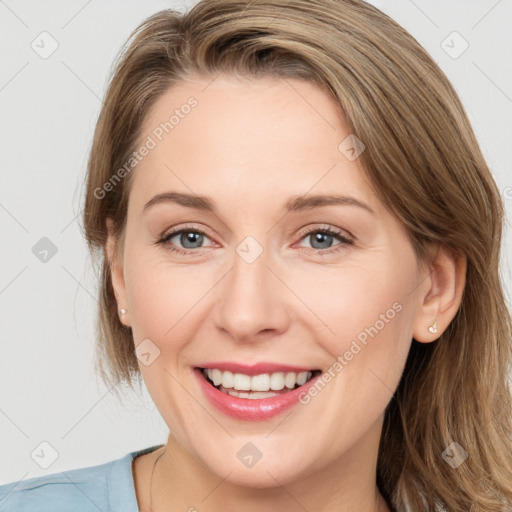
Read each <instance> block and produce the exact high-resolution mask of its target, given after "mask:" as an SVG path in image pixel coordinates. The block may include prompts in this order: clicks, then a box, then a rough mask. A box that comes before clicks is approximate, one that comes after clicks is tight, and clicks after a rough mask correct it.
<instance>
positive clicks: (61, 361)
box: [0, 0, 512, 483]
mask: <svg viewBox="0 0 512 512" xmlns="http://www.w3.org/2000/svg"><path fill="white" fill-rule="evenodd" d="M194 3H195V2H181V3H178V2H172V1H163V0H145V1H142V0H140V1H126V0H124V1H121V0H117V1H102V2H100V1H98V0H89V1H87V0H72V1H70V0H66V1H64V0H59V1H57V0H54V1H46V2H37V1H24V0H18V1H14V0H5V1H2V0H0V51H1V56H0V63H1V65H0V106H1V114H0V120H1V121H0V166H1V175H0V177H1V182H0V222H1V231H0V233H1V236H0V247H1V260H0V261H1V263H0V308H1V309H0V312H1V322H2V323H1V338H0V340H1V352H0V433H1V435H0V461H1V462H0V483H7V482H11V481H14V480H21V479H26V478H30V477H34V476H39V475H43V474H47V473H54V472H57V471H61V470H67V469H73V468H77V467H85V466H92V465H96V464H101V463H103V462H107V461H110V460H113V459H116V458H119V457H121V456H123V455H125V454H126V453H128V452H129V451H134V450H137V449H140V448H144V447H147V446H151V445H154V444H159V443H163V442H165V440H166V436H167V432H168V430H167V426H166V425H165V423H164V421H163V420H162V418H161V417H160V415H159V413H158V411H157V410H156V408H155V407H154V405H153V402H152V401H151V398H150V397H149V395H148V394H147V392H146V391H145V390H144V393H143V395H142V397H138V396H137V395H135V394H134V393H128V392H126V393H125V394H124V396H125V398H124V404H120V403H119V402H118V401H117V400H116V399H115V396H113V395H112V393H111V392H110V391H109V389H108V388H106V386H104V385H103V384H102V383H101V382H100V381H99V379H97V378H96V376H95V374H94V369H93V355H94V326H95V322H94V315H95V311H96V293H97V283H96V280H95V276H94V273H93V271H92V267H91V261H90V257H89V254H88V252H87V249H86V244H85V241H84V240H83V238H82V235H81V233H80V231H79V225H78V216H79V215H80V206H81V197H82V194H83V192H84V176H85V168H86V162H87V155H88V150H89V148H90V145H91V139H92V135H93V129H94V125H95V122H96V119H97V116H98V113H99V109H100V106H101V100H100V98H102V96H103V94H104V92H105V88H106V84H107V77H108V74H109V70H110V68H111V65H112V63H113V60H114V57H115V56H116V55H117V53H118V51H119V50H120V48H121V47H122V45H123V44H124V42H125V40H126V38H127V37H128V35H129V33H130V32H131V31H132V30H133V29H134V28H135V27H136V26H137V25H138V24H139V23H140V22H141V21H142V20H143V19H144V18H146V17H147V16H149V15H151V14H153V13H155V12H157V11H159V10H161V9H164V8H176V9H179V10H181V11H183V10H184V9H186V8H189V7H190V6H191V5H192V4H194ZM373 3H374V4H375V5H377V6H378V7H379V8H381V9H382V10H384V11H385V12H386V13H387V14H389V15H390V16H391V17H393V18H394V19H395V20H396V21H397V22H398V23H400V24H401V25H402V26H404V27H405V28H406V29H407V30H408V31H409V32H411V34H412V35H413V36H414V37H416V39H417V40H418V41H419V42H420V43H421V44H422V45H423V46H424V47H425V48H426V49H427V51H428V52H429V53H430V54H431V55H432V56H433V58H434V59H435V60H436V62H437V63H438V64H439V66H440V67H441V68H442V69H443V71H444V72H445V73H446V74H447V76H448V78H449V79H450V80H451V82H452V83H453V84H454V86H455V89H456V90H457V92H458V93H459V95H460V97H461V99H462V102H463V103H464V105H465V107H466V110H467V112H468V115H469V117H470V119H471V122H472V123H473V127H474V130H475V132H476V135H477V138H478V140H479V141H480V144H481V148H482V150H483V153H484V155H485V157H486V158H487V162H488V164H489V166H490V168H491V170H492V172H493V175H494V176H495V179H496V181H497V183H498V185H499V187H500V189H501V191H502V193H503V197H504V198H505V199H506V206H507V210H508V212H509V215H510V210H511V207H512V170H511V162H512V149H511V148H512V58H511V57H512V55H511V51H512V30H511V29H510V26H511V22H512V1H510V0H500V1H498V0H469V1H468V0H458V1H450V2H447V1H445V0H415V1H413V0H393V1H386V2H385V1H379V2H377V1H375V2H373ZM43 32H46V33H47V34H43V35H41V33H43ZM454 32H456V33H457V34H453V33H454ZM41 38H45V39H44V41H45V42H44V43H41ZM52 45H53V46H55V45H58V47H56V49H55V51H54V52H53V53H52V54H51V55H50V56H46V58H43V57H42V56H41V53H42V52H44V51H47V52H50V51H51V50H52V49H53V47H52ZM466 46H467V48H466ZM463 50H464V51H463ZM42 239H43V240H42ZM508 240H509V228H508V227H507V231H506V239H505V245H504V248H503V258H502V261H503V265H502V273H503V276H504V280H505V284H506V288H507V297H508V296H509V292H508V291H509V290H510V289H511V287H510V284H511V273H510V266H509V260H510V243H509V241H508ZM38 244H39V245H38ZM41 244H43V245H44V247H46V248H49V249H48V250H49V256H48V260H47V261H46V262H43V261H41V259H40V258H39V257H38V256H37V254H38V250H37V249H38V248H40V247H42V245H41ZM52 251H53V252H52ZM53 253H54V254H53ZM50 256H51V257H50ZM482 314H485V312H482ZM41 443H43V444H41ZM46 443H47V444H46ZM50 447H51V448H50ZM42 449H44V450H46V453H47V454H54V457H53V458H54V460H53V461H52V463H51V464H50V465H49V466H48V467H41V465H40V464H38V462H36V461H37V457H35V456H34V453H38V451H39V452H40V451H41V450H42ZM50 460H51V459H47V461H48V462H50Z"/></svg>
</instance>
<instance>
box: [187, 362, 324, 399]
mask: <svg viewBox="0 0 512 512" xmlns="http://www.w3.org/2000/svg"><path fill="white" fill-rule="evenodd" d="M196 369H197V370H199V372H200V374H201V375H202V376H203V378H204V380H205V381H206V382H207V383H208V384H209V385H211V386H212V387H214V388H215V389H217V390H218V391H220V392H222V393H224V394H226V395H230V396H233V397H237V398H245V399H249V400H258V399H260V400H261V399H265V398H271V397H274V396H279V395H284V394H286V393H290V392H291V391H294V390H296V389H298V388H300V387H302V386H304V385H305V384H307V383H308V382H309V381H310V380H312V379H313V378H315V377H316V376H318V375H320V374H321V373H322V371H321V370H308V371H301V372H290V371H288V372H273V373H261V374H258V375H247V374H244V373H233V372H231V371H227V370H221V369H219V368H200V367H197V368H196Z"/></svg>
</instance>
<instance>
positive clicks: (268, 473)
mask: <svg viewBox="0 0 512 512" xmlns="http://www.w3.org/2000/svg"><path fill="white" fill-rule="evenodd" d="M212 80H213V81H212ZM190 96H194V97H195V98H196V99H197V101H198V105H197V107H195V108H194V109H193V110H192V111H191V112H190V114H188V115H187V116H185V117H184V119H181V120H180V122H179V124H178V125H176V126H175V127H174V129H173V130H172V131H171V132H170V133H169V134H168V135H167V136H166V137H164V138H163V140H162V141H161V142H160V143H159V144H158V145H157V146H156V147H155V148H154V149H152V150H151V151H150V152H149V154H148V155H147V156H146V157H145V158H144V159H143V160H142V161H141V162H140V163H139V164H138V166H137V167H136V169H135V170H134V171H133V172H134V173H135V175H134V176H133V178H134V181H133V187H132V190H131V192H130V198H129V207H128V220H127V231H126V239H125V247H124V255H123V258H122V260H120V261H118V260H115V258H114V256H113V242H114V237H113V235H112V231H111V221H110V220H108V222H107V226H108V228H109V230H110V235H109V239H108V242H107V251H108V257H109V258H110V261H111V262H112V282H113V286H114V290H115V293H116V299H117V302H118V308H119V309H121V308H126V309H127V310H128V313H127V314H126V315H124V316H123V323H124V324H125V325H127V326H130V327H131V328H132V332H133V337H134V344H135V346H137V345H138V344H139V343H140V342H141V341H142V340H144V339H146V338H149V339H150V340H151V341H152V343H154V344H155V345H156V346H157V347H158V349H159V350H160V355H159V357H157V358H156V359H155V360H154V361H153V362H152V363H151V364H150V365H148V366H146V365H144V364H141V363H140V362H139V367H140V371H141V373H142V376H143V378H144V381H145V384H146V386H147V389H148V391H149V393H150V395H151V397H152V399H153V400H154V403H155V405H156V407H157V408H158V411H159V412H160V414H161V415H162V417H163V419H164V420H165V422H166V423H167V425H168V426H169V429H170V432H171V433H170V434H169V438H168V442H167V449H166V450H165V453H164V455H163V456H162V457H161V458H160V459H159V461H158V464H157V465H156V468H155V472H154V475H153V484H152V505H153V506H152V509H153V510H154V511H160V510H166V511H178V510H179V511H184V510H189V509H190V507H195V509H197V510H208V511H209V512H216V511H224V512H225V511H235V510H236V511H238V510H244V511H248V512H252V511H261V510H265V511H268V512H274V511H283V510H286V511H290V512H292V511H293V512H295V511H303V510H304V509H305V510H315V511H333V510H337V511H338V510H343V511H351V512H356V511H365V512H368V511H379V512H380V511H387V510H389V508H388V506H387V504H386V503H385V501H384V499H383V498H382V496H381V495H380V493H379V490H378V488H377V486H376V464H377V453H378V446H379V440H380V435H381V430H382V423H383V419H384V412H385V409H386V406H387V405H388V403H389V401H390V400H391V398H392V393H393V392H394V390H395V389H396V387H397V385H398V382H399V379H400V376H401V374H402V371H403V368H404V364H405V361H406V357H407V354H408V351H409V348H410V345H411V341H412V338H413V337H414V338H415V339H416V340H417V341H419V342H424V343H429V342H433V341H435V340H436V339H437V338H438V337H439V336H440V335H441V334H442V332H443V330H444V329H446V327H447V326H448V324H449V323H450V321H451V320H452V319H453V317H454V316H455V314H456V312H457V309H458V308H459V305H460V300H461V296H462V291H463V287H464V283H465V278H464V276H465V271H466V262H465V260H464V259H463V258H462V259H456V258H454V257H452V255H451V254H449V253H448V252H445V251H443V250H441V249H438V250H433V251H432V261H431V263H430V264H429V265H424V266H423V265H420V264H419V263H418V261H417V259H416V256H415V253H414V252H413V248H412V245H411V243H410V242H409V239H408V237H407V231H406V229H405V227H404V226H403V225H402V224H401V222H400V221H399V220H398V219H397V218H396V217H394V216H393V215H392V214H391V213H390V212H389V211H388V210H387V209H386V208H385V207H384V205H383V204H382V203H381V202H380V201H379V200H378V199H377V197H376V195H375V194H374V192H373V191H372V188H371V186H370V185H369V183H368V182H367V180H366V179H365V178H364V175H363V171H362V168H361V166H360V163H359V160H358V159H356V160H354V161H350V160H349V159H347V158H346V157H345V155H344V154H342V153H341V152H340V151H339V150H338V145H339V144H340V142H341V141H343V140H344V139H345V138H346V137H347V136H348V135H349V134H350V131H349V129H348V127H347V125H346V123H345V120H344V118H343V114H342V112H341V110H340V109H339V107H338V105H337V104H336V103H335V102H334V101H333V100H332V99H331V98H330V97H329V96H328V95H327V94H326V93H325V92H324V91H322V90H321V89H320V88H318V87H317V86H315V85H313V84H310V83H307V82H304V81H301V80H292V79H286V80H284V79H270V78H258V79H252V80H249V79H246V78H240V77H239V78H235V77H233V76H225V75H220V76H218V77H217V78H215V79H213V77H193V79H192V78H191V79H190V80H189V81H187V82H183V83H180V84H179V85H177V86H175V87H174V88H172V89H171V90H169V91H167V92H166V93H165V94H164V95H162V96H161V97H160V98H159V100H158V101H157V102H156V104H155V105H154V107H153V109H152V110H151V112H150V113H149V115H148V117H147V119H146V120H145V123H144V130H143V133H144V136H143V139H144V138H145V137H146V136H147V135H148V134H151V131H152V130H154V128H155V127H156V126H158V125H159V124H160V123H161V122H162V121H164V120H166V119H168V118H169V115H170V114H171V113H172V112H173V111H174V109H176V108H179V107H180V106H181V105H183V104H184V103H186V101H187V99H188V98H189V97H190ZM141 140H142V139H141ZM363 142H364V141H363ZM167 191H178V192H184V193H192V194H196V195H205V196H208V197H210V198H211V199H212V200H213V201H215V203H216V205H217V212H216V213H215V214H214V213H211V212H205V211H201V210H196V209H191V208H188V207H185V206H182V205H178V204H175V203H166V204H158V205H155V206H153V207H151V208H149V209H148V210H147V211H146V212H144V213H143V207H144V204H145V203H146V202H147V201H149V200H150V199H151V198H152V197H153V196H155V195H156V194H159V193H162V192H167ZM332 193H339V194H343V195H346V196H352V197H355V198H357V199H358V200H360V201H362V202H364V203H365V204H367V205H368V206H370V207H371V209H372V210H373V211H374V214H372V213H370V212H368V211H366V210H365V209H363V208H361V207H358V206H354V205H329V206H321V207H317V208H313V209H310V210H305V211H302V212H290V213H288V214H286V215H284V211H283V206H284V204H285V202H286V201H287V200H288V199H289V198H291V197H292V196H303V195H305V194H308V195H311V194H332ZM184 224H187V226H186V228H187V229H188V230H189V231H192V232H193V233H196V232H197V231H194V230H197V229H199V230H201V231H204V232H205V235H204V237H203V239H202V240H201V239H200V238H199V239H198V240H196V241H194V239H192V241H191V242H189V244H188V245H187V246H186V247H184V245H183V244H182V243H180V235H179V234H178V235H177V236H174V237H173V238H171V240H168V242H167V245H161V244H160V245H159V244H157V243H156V242H158V240H160V239H161V238H162V237H163V236H164V235H166V234H168V233H169V231H170V230H171V228H174V227H176V228H180V227H183V226H184ZM188 224H191V225H192V227H190V226H189V225H188ZM325 227H331V228H333V229H335V230H337V231H339V232H340V233H341V236H345V237H346V236H351V237H352V241H353V243H352V244H346V243H343V242H342V241H340V240H339V239H338V238H336V236H333V237H332V238H329V236H327V237H326V238H324V239H323V240H322V239H320V240H319V241H318V236H319V235H318V234H317V233H318V232H319V231H320V234H321V233H322V229H323V228H325ZM302 228H306V229H307V230H311V232H310V233H309V234H303V231H304V230H303V229H302ZM315 234H316V237H317V238H315ZM189 236H190V235H189ZM246 236H252V237H253V238H254V239H255V240H257V242H258V243H259V244H260V246H261V247H262V248H263V249H264V251H263V253H262V254H261V255H260V256H259V257H258V258H257V259H256V260H255V261H254V262H252V263H250V264H249V263H247V262H246V261H245V260H244V259H243V258H241V257H240V256H239V255H238V254H237V252H236V250H235V249H236V248H237V246H238V245H239V244H240V243H241V242H242V241H243V240H244V238H245V237H246ZM181 241H182V242H183V238H181ZM184 243H185V244H186V243H187V240H186V239H185V242H184ZM340 244H342V245H340ZM171 246H172V247H176V248H181V249H184V248H185V249H187V248H188V251H189V254H188V255H182V254H177V253H175V252H171V251H170V250H169V247H171ZM336 249H340V250H338V251H336ZM434 249H435V248H434ZM397 302H398V303H399V304H400V305H401V306H402V309H401V311H400V312H399V313H397V314H396V315H395V317H394V318H393V319H392V320H391V321H389V322H387V323H386V324H385V327H384V328H382V329H381V330H380V331H379V332H378V334H377V335H376V336H375V337H373V338H369V340H368V343H367V345H366V346H364V349H363V350H361V351H360V352H359V353H357V355H355V356H354V358H353V359H352V360H351V361H350V362H349V363H348V364H347V365H346V366H345V367H344V368H343V369H342V371H339V372H338V373H336V376H335V377H334V378H333V379H332V380H331V381H330V382H329V383H328V384H327V385H326V387H325V388H324V389H323V390H322V391H321V392H320V393H319V394H318V395H317V396H316V397H314V398H313V399H312V400H311V401H310V403H309V404H307V405H301V404H298V405H296V406H294V408H293V409H291V410H289V411H287V412H285V413H284V414H281V415H278V416H277V417H275V418H272V419H269V420H264V421H244V420H238V419H234V418H231V417H229V416H226V415H224V414H223V413H221V412H219V411H217V410H216V409H214V408H213V407H212V406H211V405H210V404H209V402H208V401H207V400H206V398H205V397H204V396H203V394H202V392H201V390H200V388H199V386H198V383H197V382H196V380H195V378H194V376H193V375H192V373H191V369H192V368H193V367H194V366H195V365H197V364H198V363H199V362H204V361H219V360H224V361H239V362H244V363H246V364H251V363H253V362H259V361H271V362H280V363H287V364H293V365H298V366H306V367H313V368H319V369H322V370H323V371H324V372H326V371H327V370H328V369H329V368H330V367H331V366H332V364H333V362H334V361H335V359H336V357H337V356H338V355H342V354H344V353H345V352H346V351H347V350H348V349H349V348H350V346H351V343H352V341H353V340H354V339H355V338H356V336H357V335H358V334H359V333H361V332H362V331H363V330H364V329H365V327H369V326H372V325H374V324H375V323H376V321H377V320H378V319H379V318H381V315H382V314H385V313H386V311H387V310H389V309H390V308H391V307H392V305H393V304H394V303H397ZM436 319H437V320H438V333H437V334H431V333H429V331H428V327H429V326H430V325H432V324H433V322H434V320H436ZM247 442H251V443H253V444H254V445H255V446H256V447H257V448H258V450H259V451H260V452H261V453H262V457H261V459H260V460H259V461H258V463H256V464H255V465H254V466H253V467H252V468H247V467H245V466H244V465H243V464H242V463H241V462H240V460H239V459H238V458H237V452H238V450H240V448H241V447H242V446H243V445H245V443H247ZM162 453H163V450H157V451H156V452H152V453H149V454H147V455H144V456H141V457H139V458H137V459H136V460H135V462H134V466H133V471H134V478H135V484H136V485H135V487H136V494H137V500H138V502H139V508H140V510H141V511H142V512H145V511H147V510H149V483H150V476H151V470H152V468H153V465H154V463H155V461H156V459H157V457H158V456H159V455H161V454H162ZM191 510H192V509H191Z"/></svg>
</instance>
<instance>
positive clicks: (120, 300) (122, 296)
mask: <svg viewBox="0 0 512 512" xmlns="http://www.w3.org/2000/svg"><path fill="white" fill-rule="evenodd" d="M106 224H107V242H106V247H105V253H106V258H107V261H108V263H109V265H110V276H111V279H112V288H113V289H114V293H115V296H116V301H117V311H118V315H119V319H120V321H121V323H122V324H123V325H125V326H126V327H131V325H130V322H129V311H128V312H127V313H125V314H124V315H122V316H121V314H120V313H119V310H120V309H122V308H125V309H128V306H127V304H128V302H127V299H126V287H125V283H124V272H123V265H122V261H119V259H118V258H117V257H116V256H115V254H114V248H115V242H116V236H115V235H114V221H113V219H112V218H110V217H107V219H106Z"/></svg>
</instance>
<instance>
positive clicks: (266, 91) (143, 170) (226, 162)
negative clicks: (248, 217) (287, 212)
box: [132, 75, 375, 203]
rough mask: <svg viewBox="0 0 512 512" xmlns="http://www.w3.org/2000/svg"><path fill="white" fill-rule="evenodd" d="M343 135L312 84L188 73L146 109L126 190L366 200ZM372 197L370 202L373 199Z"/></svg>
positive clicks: (141, 195)
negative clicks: (143, 149) (143, 150)
mask: <svg viewBox="0 0 512 512" xmlns="http://www.w3.org/2000/svg"><path fill="white" fill-rule="evenodd" d="M349 135H350V131H349V129H348V127H347V125H346V122H345V119H344V117H343V113H342V111H341V108H340V107H339V105H338V104H337V103H336V102H335V101H334V100H333V99H332V98H331V97H330V96H329V95H328V94H327V93H326V92H324V91H323V90H322V89H321V88H319V87H318V86H317V85H315V84H312V83H309V82H306V81H303V80H299V79H290V78H286V79H283V78H257V79H248V78H240V77H234V76H223V75H221V76H219V77H217V78H215V77H206V78H201V77H194V79H191V80H190V81H186V82H181V83H179V84H177V85H175V86H173V87H172V88H170V89H169V90H168V91H166V92H165V93H164V94H162V95H161V96H160V97H159V98H158V100H157V101H156V102H155V104H154V105H153V107H152V109H151V110H150V112H149V114H148V115H147V117H146V119H145V122H144V124H143V129H142V137H141V143H144V141H149V140H150V139H151V140H152V143H151V146H153V147H152V149H151V150H150V151H149V152H148V154H147V155H146V156H145V157H143V158H142V159H141V161H140V162H139V163H138V165H137V167H136V169H135V171H134V173H135V176H133V178H134V180H133V183H132V194H134V195H135V196H136V197H135V198H134V200H135V201H137V202H138V203H140V202H142V201H144V199H145V200H148V199H149V198H150V197H151V196H152V195H154V194H157V193H161V192H163V191H166V189H173V190H175V189H179V190H182V191H186V192H188V193H190V192H192V193H196V194H198V195H203V194H204V195H215V194H217V195H218V196H219V199H226V200H229V199H230V198H233V197H238V196H240V194H246V193H250V195H251V197H256V196H258V197H260V198H261V197H266V198H268V197H270V196H271V197H275V198H276V199H278V198H279V201H280V203H282V200H281V198H282V196H283V194H284V195H286V196H293V195H299V194H306V193H307V192H308V190H311V189H313V188H314V192H315V193H348V192H350V193H352V194H355V195H359V196H364V197H365V199H366V201H367V202H369V201H370V200H371V198H370V196H372V193H371V190H370V189H369V186H368V183H367V182H366V179H365V177H364V175H363V173H362V172H361V171H362V170H361V168H360V166H359V163H358V162H357V160H355V161H351V160H349V159H347V157H346V156H345V154H344V153H343V152H342V151H341V150H340V148H339V146H340V143H341V142H342V141H344V140H345V139H346V138H347V136H349ZM373 201H375V198H373Z"/></svg>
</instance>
